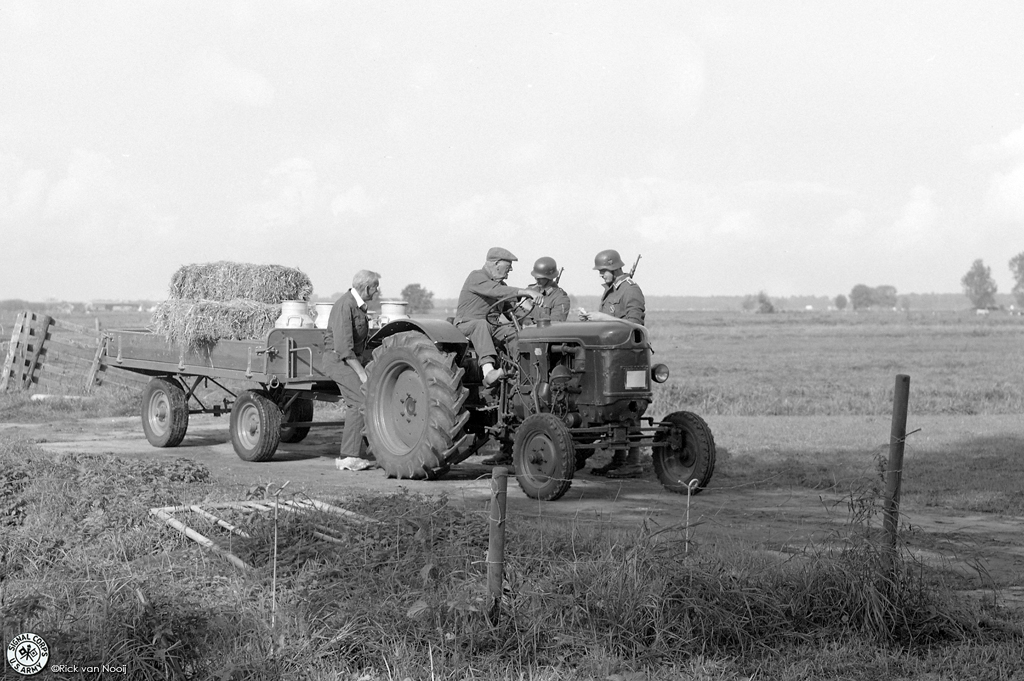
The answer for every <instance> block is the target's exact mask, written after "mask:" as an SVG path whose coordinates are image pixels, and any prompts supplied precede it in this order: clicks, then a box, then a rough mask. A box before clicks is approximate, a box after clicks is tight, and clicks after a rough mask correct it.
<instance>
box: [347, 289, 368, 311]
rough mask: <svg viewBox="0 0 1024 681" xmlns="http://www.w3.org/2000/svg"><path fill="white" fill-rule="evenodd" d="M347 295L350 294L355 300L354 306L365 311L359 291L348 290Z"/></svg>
mask: <svg viewBox="0 0 1024 681" xmlns="http://www.w3.org/2000/svg"><path fill="white" fill-rule="evenodd" d="M349 293H351V294H352V297H353V298H355V299H356V305H358V306H359V309H360V310H363V311H364V312H365V311H366V302H365V301H364V300H363V299H362V297H361V296H360V295H359V291H357V290H355V289H354V288H350V289H349Z"/></svg>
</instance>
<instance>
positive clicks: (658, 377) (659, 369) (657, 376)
mask: <svg viewBox="0 0 1024 681" xmlns="http://www.w3.org/2000/svg"><path fill="white" fill-rule="evenodd" d="M651 378H653V379H654V382H655V383H664V382H665V381H667V380H668V367H667V366H665V365H664V364H655V365H654V366H652V367H651Z"/></svg>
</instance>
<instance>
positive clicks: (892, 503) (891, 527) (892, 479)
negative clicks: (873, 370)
mask: <svg viewBox="0 0 1024 681" xmlns="http://www.w3.org/2000/svg"><path fill="white" fill-rule="evenodd" d="M909 402H910V376H907V375H906V374H899V375H898V376H896V388H895V390H894V391H893V400H892V431H891V433H890V435H889V469H888V471H887V472H886V476H885V500H884V501H885V509H884V516H883V525H884V527H885V534H886V537H887V538H888V540H889V543H888V547H887V549H888V550H887V555H888V557H889V567H890V570H891V569H892V567H893V566H895V564H896V562H895V559H896V538H897V530H898V529H899V520H900V517H899V516H900V486H901V484H902V481H903V447H904V444H905V442H906V439H907V406H908V404H909Z"/></svg>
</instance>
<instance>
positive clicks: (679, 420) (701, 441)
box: [653, 411, 715, 494]
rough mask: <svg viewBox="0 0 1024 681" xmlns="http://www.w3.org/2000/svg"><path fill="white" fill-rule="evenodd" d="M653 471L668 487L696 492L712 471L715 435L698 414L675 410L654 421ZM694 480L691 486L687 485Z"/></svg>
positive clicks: (705, 483)
mask: <svg viewBox="0 0 1024 681" xmlns="http://www.w3.org/2000/svg"><path fill="white" fill-rule="evenodd" d="M653 451H654V472H655V473H657V474H658V480H660V481H661V484H662V485H664V486H665V487H666V488H667V489H668V490H669V491H672V492H676V493H677V494H686V493H687V491H688V490H689V491H690V493H691V494H696V493H697V492H700V491H701V490H702V489H704V487H706V486H707V484H708V483H709V482H710V481H711V474H712V473H714V472H715V438H714V437H713V436H712V435H711V428H709V427H708V424H707V423H706V422H705V421H704V419H702V418H701V417H699V416H697V415H696V414H694V413H692V412H688V411H677V412H673V413H671V414H669V415H668V416H666V417H665V420H664V421H662V422H661V423H660V424H658V431H657V432H656V433H655V435H654V446H653ZM694 481H696V485H695V486H694V487H692V488H691V487H690V485H691V484H692V483H693V482H694Z"/></svg>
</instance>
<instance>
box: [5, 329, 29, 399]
mask: <svg viewBox="0 0 1024 681" xmlns="http://www.w3.org/2000/svg"><path fill="white" fill-rule="evenodd" d="M27 316H28V312H19V313H18V318H17V320H16V321H15V322H14V329H13V330H12V331H11V344H10V345H8V346H7V358H6V359H5V360H4V367H3V373H0V392H4V391H5V390H7V389H8V387H10V377H11V376H12V375H13V373H14V360H15V357H17V356H18V353H19V352H20V351H21V330H22V329H23V328H24V327H25V318H26V317H27Z"/></svg>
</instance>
